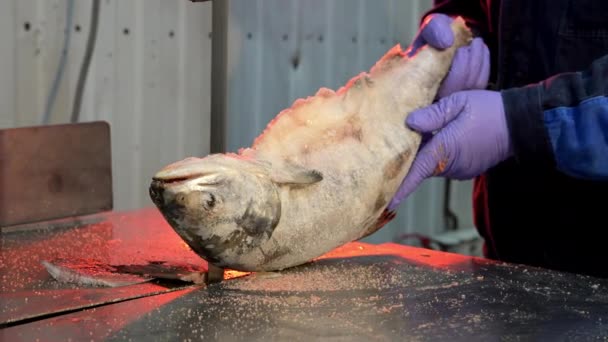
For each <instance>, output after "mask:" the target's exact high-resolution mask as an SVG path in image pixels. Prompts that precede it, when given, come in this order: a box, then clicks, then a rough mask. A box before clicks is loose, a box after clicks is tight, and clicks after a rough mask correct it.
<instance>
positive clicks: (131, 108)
mask: <svg viewBox="0 0 608 342" xmlns="http://www.w3.org/2000/svg"><path fill="white" fill-rule="evenodd" d="M66 4H67V1H66V0H5V1H1V2H0V42H2V43H3V44H2V45H3V46H4V48H3V49H0V81H1V84H0V127H17V126H29V125H36V124H40V122H41V119H42V113H43V111H44V105H45V102H46V98H47V96H48V92H49V89H50V85H51V83H52V79H53V77H54V73H55V71H56V69H57V66H58V62H59V56H60V55H61V47H62V44H63V39H64V31H63V29H64V26H65V22H66V9H67V8H66ZM430 5H431V1H430V0H412V1H400V0H374V1H369V0H306V1H301V0H300V1H298V0H232V1H231V2H230V12H229V13H230V21H229V32H228V39H229V40H228V65H229V80H228V113H229V115H228V118H227V123H228V148H229V149H230V150H236V149H238V148H239V147H242V146H248V145H250V144H251V142H252V140H253V138H254V137H255V136H256V135H257V134H259V133H260V132H261V130H262V129H263V128H264V127H265V126H266V124H267V123H268V121H269V120H270V119H271V118H272V117H274V116H275V115H276V114H277V113H278V112H279V111H280V110H281V109H283V108H285V107H288V106H289V105H290V104H291V103H292V102H293V101H294V100H295V99H297V98H299V97H305V96H309V95H312V94H314V93H315V92H316V90H317V89H318V88H319V87H330V88H337V87H339V86H341V85H342V84H344V83H345V82H346V81H347V80H348V79H350V78H351V77H352V76H353V75H356V74H358V73H359V72H361V71H363V70H368V69H369V68H370V67H371V66H372V64H373V63H374V62H375V61H376V60H377V59H378V58H379V57H380V56H382V55H383V54H384V53H385V52H386V51H387V50H388V49H389V48H390V47H391V46H393V45H394V44H396V43H401V44H403V45H407V44H408V43H409V42H410V41H411V39H412V38H413V35H414V33H415V32H416V30H417V27H418V21H419V17H420V15H421V14H422V13H423V11H425V10H426V9H428V8H429V7H430ZM90 8H91V1H90V0H77V1H75V12H74V17H73V24H72V25H71V27H70V30H71V32H70V33H71V46H70V49H69V53H68V62H67V65H66V73H65V77H64V80H63V82H62V83H61V87H60V88H59V92H58V98H57V101H56V104H55V107H54V110H53V112H52V122H53V123H58V122H66V121H67V120H68V117H69V113H70V111H71V101H72V96H73V94H74V87H75V84H76V77H77V73H78V69H79V67H80V63H81V60H82V56H83V52H84V47H85V42H86V38H87V34H88V29H89V27H88V25H89V19H90ZM210 30H211V4H210V3H195V4H193V3H190V2H189V1H186V0H181V1H162V0H145V1H144V0H130V1H118V0H103V1H102V2H101V17H100V24H99V33H98V39H97V46H96V49H95V54H94V57H93V61H92V66H91V70H90V73H89V77H88V81H87V83H86V89H85V96H84V100H83V107H82V108H83V109H82V121H90V120H107V121H108V122H110V124H111V127H112V141H113V146H112V152H113V160H114V165H113V168H114V182H115V186H114V191H115V199H116V200H115V204H116V209H119V210H123V209H131V208H138V207H142V206H148V205H150V201H149V199H148V195H147V184H148V181H149V177H150V176H151V175H152V173H153V172H155V171H156V170H157V169H158V168H159V167H162V166H163V165H165V164H167V163H169V162H172V161H174V160H177V159H181V158H183V157H185V156H189V155H204V154H205V153H207V152H208V150H209V129H210V128H209V111H210V109H209V108H210V106H209V105H210V66H211V64H210V57H211V39H210V37H211V35H210ZM455 188H456V189H454V191H453V193H454V195H453V197H454V200H453V203H452V207H453V208H454V209H455V210H456V212H457V213H458V214H459V216H460V219H461V225H463V226H471V225H472V223H471V214H470V202H471V201H470V183H469V182H464V183H457V184H456V186H455ZM442 201H443V181H440V180H431V181H428V182H426V183H425V184H424V185H423V186H422V187H421V188H420V189H419V190H418V191H417V192H416V193H415V194H414V195H413V196H412V197H411V198H410V199H408V201H407V202H406V203H405V204H404V205H403V206H402V208H401V209H400V211H399V213H398V217H397V219H396V220H395V221H394V222H393V223H391V224H390V225H389V226H388V227H385V228H384V229H382V230H381V231H380V232H378V233H376V234H375V235H373V236H372V237H370V238H368V239H367V240H368V241H387V240H392V239H394V238H395V237H396V236H398V235H399V234H401V233H405V232H412V231H418V232H424V233H436V232H439V231H441V230H442V229H443V218H442Z"/></svg>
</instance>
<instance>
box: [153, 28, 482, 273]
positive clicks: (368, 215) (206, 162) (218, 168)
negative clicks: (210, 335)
mask: <svg viewBox="0 0 608 342" xmlns="http://www.w3.org/2000/svg"><path fill="white" fill-rule="evenodd" d="M452 29H453V31H454V33H455V44H454V45H453V46H452V47H451V48H449V49H446V50H442V51H440V50H436V49H434V48H432V47H429V46H425V47H423V48H421V49H420V50H419V51H418V52H417V53H416V54H415V55H414V56H412V57H411V58H409V57H407V56H406V54H405V52H404V51H402V49H401V47H400V46H399V45H396V46H395V47H393V48H392V49H390V50H389V51H388V52H387V53H386V54H385V55H384V56H383V57H382V58H381V59H380V60H379V61H378V62H377V63H376V64H375V65H374V66H373V67H372V68H371V70H370V71H369V73H361V74H360V75H358V76H356V77H354V78H353V79H351V80H350V81H349V82H348V83H347V84H346V85H345V86H344V87H342V88H340V89H338V90H337V91H333V90H331V89H327V88H321V89H320V90H319V91H318V92H317V94H316V95H315V96H312V97H308V98H306V99H300V100H297V101H295V102H294V104H293V105H292V106H291V107H290V108H287V109H285V110H283V111H282V112H281V113H279V114H278V115H277V116H276V117H275V118H274V119H273V120H272V121H271V122H270V123H269V124H268V126H267V127H266V129H265V130H264V131H263V132H262V133H261V134H260V135H259V136H258V137H257V138H256V139H255V141H254V142H253V144H252V146H250V147H248V148H243V149H241V150H239V151H238V153H226V154H213V155H209V156H206V157H204V158H188V159H185V160H182V161H179V162H176V163H173V164H171V165H168V166H167V167H165V168H163V169H162V170H160V171H159V172H158V173H157V174H156V175H155V176H154V179H153V181H152V184H151V186H150V195H151V198H152V200H153V202H154V203H155V204H156V205H157V207H158V208H159V210H160V211H161V212H162V213H163V215H164V216H165V218H166V219H167V221H168V222H169V223H170V224H171V226H172V227H173V228H174V229H175V231H176V232H177V233H178V234H179V235H180V236H181V237H182V238H183V239H184V240H185V241H186V242H187V243H188V244H189V245H190V247H192V249H193V250H194V251H195V252H197V253H198V254H199V255H201V256H202V257H203V258H205V259H207V260H208V261H210V262H212V263H214V264H216V265H217V266H220V267H228V268H233V269H237V270H244V271H273V270H280V269H284V268H287V267H291V266H295V265H299V264H302V263H306V262H308V261H310V260H312V259H314V258H316V257H318V256H320V255H322V254H324V253H326V252H328V251H330V250H332V249H334V248H336V247H338V246H340V245H343V244H345V243H348V242H351V241H354V240H358V239H361V238H362V237H365V236H367V235H369V234H372V233H374V232H375V231H377V230H378V229H380V228H381V227H382V226H384V225H385V224H386V223H388V222H389V221H390V220H392V219H393V217H394V216H395V213H392V212H388V211H387V210H386V206H387V204H388V203H389V201H390V199H391V198H392V197H393V196H394V194H395V192H396V191H397V189H398V187H399V185H400V183H401V181H402V179H403V178H404V177H405V175H406V174H407V172H408V170H409V168H410V166H411V163H412V160H413V159H414V157H415V155H416V152H417V150H418V147H419V144H420V135H419V134H418V133H416V132H413V131H411V130H409V129H408V128H407V127H406V125H405V124H404V121H405V119H406V117H407V115H408V113H410V112H412V111H413V110H415V109H418V108H421V107H424V106H427V105H429V104H430V103H432V101H433V99H434V98H435V96H436V93H437V89H438V88H439V85H440V83H441V81H442V80H443V78H444V77H445V75H446V74H447V72H448V70H449V68H450V65H451V61H452V58H453V56H454V52H455V50H456V48H458V47H461V46H463V45H466V44H468V43H469V42H470V40H471V33H470V31H469V30H468V29H467V28H466V26H465V25H464V21H462V19H460V18H458V19H457V20H455V21H454V23H453V25H452Z"/></svg>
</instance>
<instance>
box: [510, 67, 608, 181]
mask: <svg viewBox="0 0 608 342" xmlns="http://www.w3.org/2000/svg"><path fill="white" fill-rule="evenodd" d="M607 96H608V56H604V57H602V58H600V59H598V60H596V61H595V62H594V63H593V64H592V65H591V66H590V67H589V69H587V70H585V71H581V72H573V73H563V74H559V75H556V76H554V77H551V78H549V79H547V80H545V81H543V82H540V83H539V84H535V85H530V86H527V87H522V88H514V89H508V90H504V91H502V97H503V103H504V105H505V114H506V115H507V122H508V125H509V131H510V134H511V138H512V143H513V147H514V150H515V158H516V159H517V160H518V161H520V162H522V163H530V164H537V166H540V167H554V168H557V169H558V170H559V171H561V172H563V173H565V174H567V175H570V176H572V177H576V178H581V179H589V180H608V97H607Z"/></svg>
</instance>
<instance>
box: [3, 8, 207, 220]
mask: <svg viewBox="0 0 608 342" xmlns="http://www.w3.org/2000/svg"><path fill="white" fill-rule="evenodd" d="M67 5H68V1H66V0H10V1H9V0H3V1H0V42H2V46H3V48H2V49H0V82H1V85H0V87H1V88H0V127H20V126H31V125H39V124H41V123H42V118H43V112H44V109H45V104H46V101H47V97H48V94H49V92H50V88H51V84H52V83H53V78H54V77H55V72H56V70H57V69H58V65H59V58H60V56H61V51H62V47H63V42H64V39H65V38H64V37H65V34H64V33H65V32H64V29H65V26H66V19H67V16H68V11H67V10H68V6H67ZM90 17H91V0H77V1H74V10H73V18H72V25H71V27H70V28H69V30H70V32H69V33H70V46H69V50H68V57H67V63H66V67H65V74H64V76H63V78H62V82H61V83H60V87H59V91H58V95H57V100H56V101H55V105H54V107H53V111H52V113H51V123H64V122H68V121H69V116H70V114H71V113H70V112H71V108H72V98H73V96H74V89H75V86H76V83H77V77H78V72H79V69H80V64H81V63H82V59H83V54H84V50H85V45H86V40H87V36H88V33H89V28H90V27H89V26H90V25H89V24H90ZM210 31H211V4H210V3H204V4H193V3H190V2H189V1H162V0H145V1H144V0H129V1H118V0H103V1H101V9H100V17H99V26H98V34H97V42H96V46H95V51H94V55H93V60H92V63H91V67H90V70H89V74H88V78H87V82H86V87H85V91H84V98H83V104H82V110H81V121H92V120H106V121H108V122H109V123H110V125H111V130H112V143H113V144H112V145H113V146H112V157H113V180H114V193H115V207H116V209H119V210H122V209H132V208H138V207H142V206H149V205H151V202H150V200H149V197H148V193H147V186H148V184H149V180H150V177H151V176H152V175H153V173H154V172H155V171H156V170H158V169H159V168H160V167H162V166H164V165H165V164H167V163H169V162H172V161H174V160H175V159H180V158H182V157H185V156H188V155H201V154H204V153H206V152H207V151H208V150H209V125H208V122H209V97H210V72H211V39H210Z"/></svg>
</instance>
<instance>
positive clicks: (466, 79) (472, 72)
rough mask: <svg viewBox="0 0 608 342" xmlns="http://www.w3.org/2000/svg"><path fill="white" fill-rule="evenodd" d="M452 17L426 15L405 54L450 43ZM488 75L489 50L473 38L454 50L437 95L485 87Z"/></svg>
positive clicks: (409, 54)
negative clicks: (469, 42)
mask: <svg viewBox="0 0 608 342" xmlns="http://www.w3.org/2000/svg"><path fill="white" fill-rule="evenodd" d="M452 20H453V19H452V18H451V17H449V16H447V15H445V14H431V15H429V16H428V17H426V18H425V20H424V22H423V23H422V25H421V28H420V30H419V31H418V34H417V35H416V37H415V38H414V41H413V42H412V44H411V45H410V47H409V48H408V50H407V52H406V53H407V55H408V56H412V55H414V54H415V53H416V52H417V51H418V49H420V48H421V47H422V46H424V45H425V44H428V45H430V46H432V47H434V48H437V49H446V48H448V47H450V46H452V44H453V43H454V35H453V33H452V30H451V29H450V25H451V23H452ZM489 77H490V51H489V50H488V47H487V46H486V44H485V43H484V42H483V40H482V39H481V38H474V39H473V41H472V42H471V44H470V45H468V46H465V47H462V48H459V49H458V50H456V54H455V55H454V60H453V62H452V66H451V68H450V72H449V73H448V75H447V76H446V78H445V80H444V81H443V83H442V84H441V86H440V88H439V91H438V93H437V97H438V98H441V97H445V96H448V95H450V94H452V93H455V92H457V91H461V90H469V89H485V88H486V87H487V86H488V79H489Z"/></svg>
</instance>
